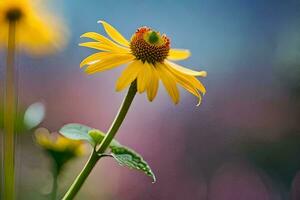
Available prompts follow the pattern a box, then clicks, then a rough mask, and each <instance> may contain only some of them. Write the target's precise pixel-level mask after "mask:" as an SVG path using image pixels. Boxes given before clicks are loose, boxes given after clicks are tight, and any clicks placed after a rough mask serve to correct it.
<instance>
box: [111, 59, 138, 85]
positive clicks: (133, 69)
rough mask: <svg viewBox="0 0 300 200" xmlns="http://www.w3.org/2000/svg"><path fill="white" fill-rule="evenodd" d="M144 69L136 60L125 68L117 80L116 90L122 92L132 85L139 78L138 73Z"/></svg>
mask: <svg viewBox="0 0 300 200" xmlns="http://www.w3.org/2000/svg"><path fill="white" fill-rule="evenodd" d="M142 67H143V63H142V62H141V61H139V60H135V61H133V62H132V63H130V64H129V65H128V67H126V68H125V70H124V71H123V72H122V74H121V76H120V77H119V79H118V80H117V84H116V90H117V91H121V90H123V89H124V88H126V87H127V86H128V85H129V84H131V83H132V82H133V81H134V80H135V79H136V77H137V75H138V73H139V72H140V70H141V69H142Z"/></svg>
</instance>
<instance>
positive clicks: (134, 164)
mask: <svg viewBox="0 0 300 200" xmlns="http://www.w3.org/2000/svg"><path fill="white" fill-rule="evenodd" d="M110 148H111V155H112V156H113V158H115V159H116V160H117V162H118V163H119V164H120V165H122V166H126V167H129V168H131V169H136V170H139V171H142V172H144V173H145V174H146V175H148V176H150V177H151V178H152V179H153V183H155V181H156V178H155V175H154V173H153V172H152V170H151V168H150V166H149V165H148V163H147V162H146V161H145V160H144V159H143V157H142V156H141V155H139V154H138V153H136V152H135V151H134V150H132V149H130V148H128V147H126V146H121V145H118V146H112V145H111V146H110Z"/></svg>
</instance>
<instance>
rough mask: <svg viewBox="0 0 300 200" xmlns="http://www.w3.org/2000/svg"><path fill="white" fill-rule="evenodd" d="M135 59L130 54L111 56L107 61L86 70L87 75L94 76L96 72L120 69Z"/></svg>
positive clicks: (104, 60) (101, 61)
mask: <svg viewBox="0 0 300 200" xmlns="http://www.w3.org/2000/svg"><path fill="white" fill-rule="evenodd" d="M133 59H134V57H133V56H132V55H130V54H111V55H110V56H107V57H106V58H105V59H103V60H100V61H99V62H97V63H95V64H92V65H90V66H88V67H87V68H86V70H85V72H86V73H87V74H93V73H96V72H102V71H105V70H108V69H112V68H114V67H118V66H120V65H123V64H125V63H129V62H130V61H132V60H133Z"/></svg>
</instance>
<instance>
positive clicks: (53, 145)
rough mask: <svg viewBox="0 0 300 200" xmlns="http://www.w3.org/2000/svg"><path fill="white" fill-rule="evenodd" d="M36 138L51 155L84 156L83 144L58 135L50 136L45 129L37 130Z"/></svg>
mask: <svg viewBox="0 0 300 200" xmlns="http://www.w3.org/2000/svg"><path fill="white" fill-rule="evenodd" d="M35 138H36V142H37V144H38V145H39V146H41V147H42V148H43V149H44V150H46V151H48V152H51V153H56V154H67V155H68V156H70V157H75V156H80V155H83V154H84V144H83V142H81V141H77V140H71V139H68V138H65V137H63V136H61V135H59V134H56V133H52V134H50V133H49V131H48V130H47V129H45V128H39V129H37V130H36V131H35Z"/></svg>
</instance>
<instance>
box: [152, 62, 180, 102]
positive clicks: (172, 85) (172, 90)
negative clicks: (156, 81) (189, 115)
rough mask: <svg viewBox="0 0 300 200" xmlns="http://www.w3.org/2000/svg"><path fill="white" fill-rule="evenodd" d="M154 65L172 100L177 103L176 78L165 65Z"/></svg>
mask: <svg viewBox="0 0 300 200" xmlns="http://www.w3.org/2000/svg"><path fill="white" fill-rule="evenodd" d="M155 66H156V69H157V72H158V74H159V77H160V79H161V80H162V82H163V84H164V86H165V88H166V90H167V92H168V93H169V95H170V97H171V99H172V101H173V102H174V103H175V104H177V103H178V102H179V91H178V88H177V86H176V80H175V78H174V76H173V75H172V74H171V73H170V72H169V71H168V70H167V69H166V66H165V65H164V64H161V63H158V64H156V65H155Z"/></svg>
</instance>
